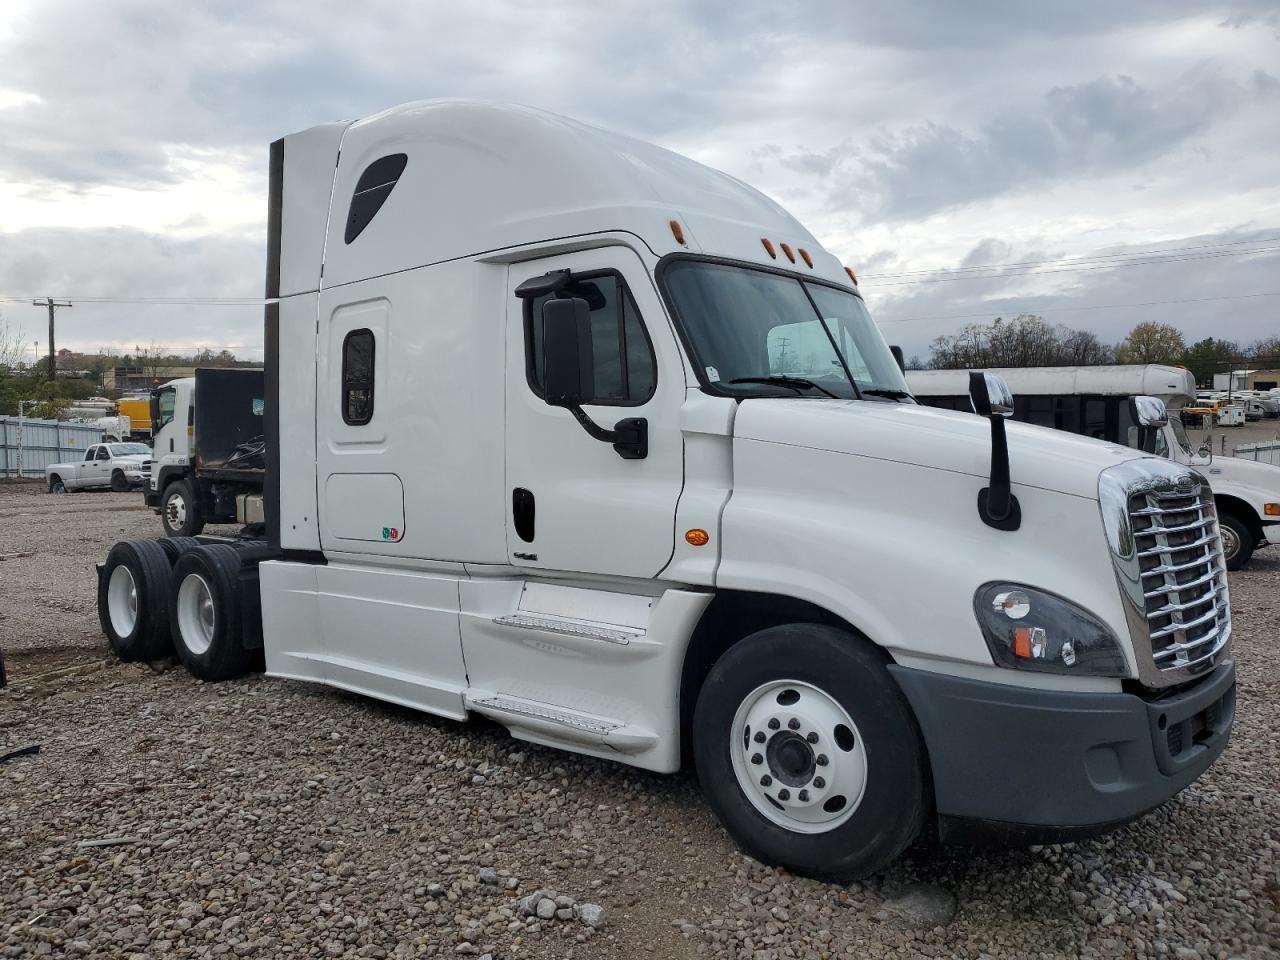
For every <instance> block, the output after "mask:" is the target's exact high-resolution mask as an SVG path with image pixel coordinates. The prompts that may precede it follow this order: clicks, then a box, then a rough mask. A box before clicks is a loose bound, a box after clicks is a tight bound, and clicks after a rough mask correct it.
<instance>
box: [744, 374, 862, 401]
mask: <svg viewBox="0 0 1280 960" xmlns="http://www.w3.org/2000/svg"><path fill="white" fill-rule="evenodd" d="M725 382H726V383H776V384H778V386H780V387H790V388H791V389H792V390H794V391H795V392H796V393H799V392H800V391H801V388H803V387H808V388H809V389H810V390H821V391H822V392H823V393H825V394H826V395H827V396H828V397H830V398H831V399H832V400H839V399H840V398H839V397H837V396H836V395H835V394H834V393H832V392H831V391H830V390H828V389H827V388H826V387H824V386H823V385H822V384H820V383H814V382H813V381H812V380H806V379H805V378H804V377H783V376H774V377H735V378H734V379H732V380H726V381H725ZM863 392H864V393H865V391H863Z"/></svg>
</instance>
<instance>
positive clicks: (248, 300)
mask: <svg viewBox="0 0 1280 960" xmlns="http://www.w3.org/2000/svg"><path fill="white" fill-rule="evenodd" d="M30 299H31V298H30V297H12V296H0V303H25V302H26V301H28V300H30ZM63 299H67V300H75V301H77V302H78V303H123V304H127V303H133V304H152V303H154V304H165V305H169V306H214V307H217V306H228V307H237V306H243V307H261V306H263V305H265V304H267V303H272V302H274V301H271V300H264V299H262V298H261V297H76V296H70V297H64V298H63Z"/></svg>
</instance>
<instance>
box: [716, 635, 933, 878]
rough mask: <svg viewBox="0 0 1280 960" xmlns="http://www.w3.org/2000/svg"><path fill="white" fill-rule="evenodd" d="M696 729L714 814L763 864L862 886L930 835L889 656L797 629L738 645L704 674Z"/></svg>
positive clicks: (911, 723)
mask: <svg viewBox="0 0 1280 960" xmlns="http://www.w3.org/2000/svg"><path fill="white" fill-rule="evenodd" d="M693 724H694V726H693V743H694V756H695V759H696V762H697V767H698V778H699V780H700V781H701V783H702V788H703V791H704V793H706V795H707V799H708V802H709V803H710V805H711V806H712V808H713V809H714V810H715V812H716V813H717V815H718V816H719V817H720V820H721V822H723V823H724V825H725V827H726V828H727V829H728V830H729V833H730V834H732V836H733V837H734V839H735V840H736V841H737V842H738V844H739V845H740V846H741V847H742V848H743V849H744V850H746V851H747V852H748V853H749V854H751V855H752V856H754V857H756V858H757V859H758V860H761V861H763V862H764V863H768V864H776V865H780V866H784V867H787V868H788V869H790V870H794V871H795V872H797V873H803V874H808V875H811V876H821V877H833V878H840V879H850V878H857V877H864V876H867V875H869V874H871V873H874V872H876V871H877V870H880V869H882V868H883V867H885V866H887V865H888V864H890V863H891V862H893V860H894V859H896V858H897V856H898V855H899V854H900V853H901V852H902V851H903V850H905V849H906V848H907V847H908V846H909V845H910V844H911V842H912V841H913V840H914V839H915V837H916V835H917V834H918V833H919V832H920V829H921V827H922V826H923V824H924V820H925V814H926V812H927V795H928V790H927V783H928V778H927V773H926V766H925V764H926V759H925V752H924V746H923V741H922V739H921V736H920V731H919V728H918V726H917V725H916V722H915V716H914V715H913V714H912V712H911V708H910V706H909V705H908V704H907V701H906V699H905V698H904V697H903V695H902V692H901V691H900V690H899V689H898V686H897V684H896V683H895V682H894V681H893V678H892V677H891V676H890V675H889V673H888V671H887V670H886V669H885V663H884V658H883V656H882V655H881V654H880V653H879V651H877V650H876V649H875V648H874V647H873V646H871V645H870V644H869V643H868V642H866V641H865V640H863V639H861V638H859V637H857V636H854V635H853V634H851V633H849V632H847V631H844V630H839V629H836V628H834V627H828V626H822V625H817V624H789V625H785V626H780V627H771V628H769V629H767V630H762V631H760V632H759V633H755V634H752V635H751V636H749V637H747V638H745V639H744V640H742V641H740V642H738V643H737V644H735V645H734V646H733V647H731V648H730V649H729V651H728V652H727V653H725V654H724V656H722V657H721V658H720V659H719V660H718V661H717V662H716V664H715V666H714V667H712V669H711V672H710V674H708V676H707V680H706V682H705V683H704V684H703V687H702V690H701V691H700V693H699V695H698V705H697V708H696V710H695V712H694V721H693Z"/></svg>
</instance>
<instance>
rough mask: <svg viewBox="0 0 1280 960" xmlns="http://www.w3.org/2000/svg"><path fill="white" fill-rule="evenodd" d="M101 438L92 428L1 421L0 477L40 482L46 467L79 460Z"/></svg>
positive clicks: (23, 419) (58, 422)
mask: <svg viewBox="0 0 1280 960" xmlns="http://www.w3.org/2000/svg"><path fill="white" fill-rule="evenodd" d="M103 436H104V431H103V430H102V428H101V427H98V426H96V425H93V424H83V423H70V422H67V421H65V420H38V419H35V418H33V417H0V477H4V478H5V479H16V478H18V477H30V478H33V479H43V477H44V471H45V467H47V466H48V465H49V464H51V463H58V462H59V461H61V460H67V459H80V458H82V457H83V456H84V452H85V450H86V449H88V448H89V447H90V446H92V445H93V444H95V443H101V442H102V439H103Z"/></svg>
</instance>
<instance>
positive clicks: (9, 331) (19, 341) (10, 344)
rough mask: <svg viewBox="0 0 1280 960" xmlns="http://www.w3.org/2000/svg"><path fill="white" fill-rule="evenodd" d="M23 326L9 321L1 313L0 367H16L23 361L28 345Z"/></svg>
mask: <svg viewBox="0 0 1280 960" xmlns="http://www.w3.org/2000/svg"><path fill="white" fill-rule="evenodd" d="M25 341H26V338H25V337H24V336H23V334H22V327H19V326H16V325H13V324H11V323H9V321H8V320H6V319H5V318H4V316H3V315H0V367H9V368H11V367H16V366H18V365H19V364H20V363H22V351H23V348H24V347H25V346H26V342H25Z"/></svg>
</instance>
